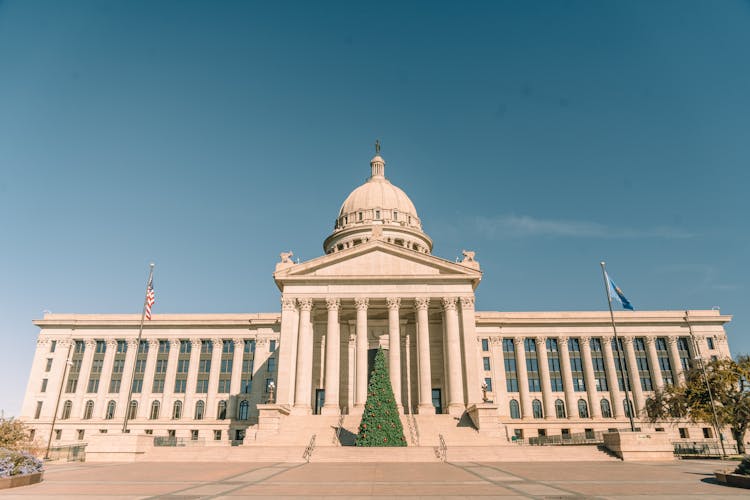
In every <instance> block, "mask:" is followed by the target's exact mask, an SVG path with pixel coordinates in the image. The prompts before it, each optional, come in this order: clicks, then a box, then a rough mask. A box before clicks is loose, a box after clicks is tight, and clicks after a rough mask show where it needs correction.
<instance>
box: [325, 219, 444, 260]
mask: <svg viewBox="0 0 750 500" xmlns="http://www.w3.org/2000/svg"><path fill="white" fill-rule="evenodd" d="M373 227H374V225H372V224H367V225H359V226H354V227H351V226H350V227H347V228H344V229H341V230H339V231H337V232H334V233H333V234H332V235H330V236H329V237H328V238H326V241H325V242H324V243H323V248H324V250H325V252H326V253H327V254H329V253H334V252H340V251H342V250H346V249H348V248H352V247H355V246H357V245H360V244H362V243H367V242H368V241H369V240H370V239H371V238H373ZM377 227H380V228H382V230H381V231H380V233H381V234H379V235H378V236H377V238H378V239H380V240H382V241H386V242H388V243H392V244H394V245H397V246H400V247H403V248H408V249H409V250H414V251H415V252H419V253H426V254H429V253H430V252H431V251H432V240H431V239H430V238H429V237H428V236H427V235H426V234H424V233H423V232H421V231H416V230H413V229H409V228H406V227H400V226H397V225H396V226H388V225H382V226H381V225H377Z"/></svg>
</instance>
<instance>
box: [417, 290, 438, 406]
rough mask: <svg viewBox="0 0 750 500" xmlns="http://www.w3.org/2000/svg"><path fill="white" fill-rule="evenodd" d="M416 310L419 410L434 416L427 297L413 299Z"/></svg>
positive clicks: (428, 304)
mask: <svg viewBox="0 0 750 500" xmlns="http://www.w3.org/2000/svg"><path fill="white" fill-rule="evenodd" d="M414 302H415V307H416V309H417V369H418V370H419V409H418V412H419V413H422V414H434V413H435V407H434V406H433V405H432V372H431V371H430V324H429V317H428V315H427V310H428V308H429V307H430V299H429V298H428V297H417V298H416V299H414Z"/></svg>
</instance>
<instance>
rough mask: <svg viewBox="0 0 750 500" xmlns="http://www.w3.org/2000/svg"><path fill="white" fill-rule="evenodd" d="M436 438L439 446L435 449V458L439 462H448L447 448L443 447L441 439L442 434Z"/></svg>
mask: <svg viewBox="0 0 750 500" xmlns="http://www.w3.org/2000/svg"><path fill="white" fill-rule="evenodd" d="M438 438H439V439H440V445H438V447H437V448H435V456H437V458H438V460H440V461H441V462H445V461H447V460H448V447H447V446H446V445H445V438H443V435H442V434H438Z"/></svg>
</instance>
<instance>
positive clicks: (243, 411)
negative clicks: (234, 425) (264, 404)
mask: <svg viewBox="0 0 750 500" xmlns="http://www.w3.org/2000/svg"><path fill="white" fill-rule="evenodd" d="M249 411H250V403H248V402H247V400H246V399H243V400H242V402H241V403H240V409H239V412H238V413H237V420H247V414H248V412H249Z"/></svg>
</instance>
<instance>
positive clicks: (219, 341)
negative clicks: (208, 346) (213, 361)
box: [211, 337, 224, 349]
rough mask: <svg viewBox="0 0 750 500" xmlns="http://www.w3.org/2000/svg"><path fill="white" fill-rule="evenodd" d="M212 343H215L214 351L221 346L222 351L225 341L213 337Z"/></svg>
mask: <svg viewBox="0 0 750 500" xmlns="http://www.w3.org/2000/svg"><path fill="white" fill-rule="evenodd" d="M211 343H213V345H214V349H216V346H219V349H221V348H222V347H223V346H224V339H223V338H221V337H211Z"/></svg>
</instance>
